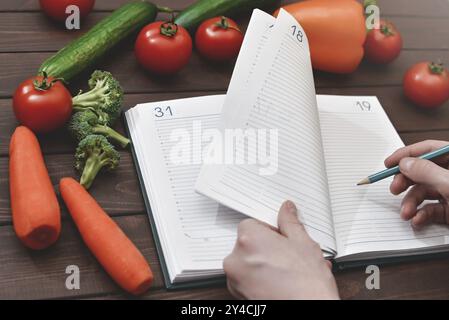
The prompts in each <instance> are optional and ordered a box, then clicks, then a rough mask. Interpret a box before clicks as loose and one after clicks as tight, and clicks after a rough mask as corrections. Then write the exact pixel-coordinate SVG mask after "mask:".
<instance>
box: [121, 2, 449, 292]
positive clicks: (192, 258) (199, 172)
mask: <svg viewBox="0 0 449 320" xmlns="http://www.w3.org/2000/svg"><path fill="white" fill-rule="evenodd" d="M126 123H127V126H128V129H129V132H130V136H131V139H132V141H133V150H134V155H135V158H136V164H137V167H138V172H139V173H140V181H141V184H142V189H143V193H144V197H145V199H146V201H147V204H148V205H149V207H151V211H150V219H151V222H152V223H151V225H152V228H153V233H154V235H155V241H156V244H157V246H158V250H159V256H160V257H161V262H162V267H163V270H164V276H165V280H166V283H167V286H168V287H179V286H183V285H184V286H185V285H189V286H190V285H192V283H201V284H203V283H207V282H208V281H213V280H214V279H216V278H217V277H220V278H221V276H222V274H223V270H222V261H223V258H224V257H225V256H226V255H227V254H229V253H230V252H231V250H232V248H233V246H234V242H235V238H236V230H237V225H238V223H239V221H241V220H242V219H244V218H245V217H247V216H250V217H253V218H256V219H259V220H262V221H264V222H266V223H269V224H271V225H274V226H276V225H277V223H276V221H277V211H278V209H279V207H280V205H281V203H282V202H283V201H284V200H286V199H290V200H293V201H294V202H295V203H296V204H297V206H298V207H299V209H300V217H299V218H300V220H301V221H302V222H303V223H304V224H305V226H306V229H307V231H308V233H309V234H310V236H311V237H312V238H313V239H314V240H315V241H317V242H318V243H319V244H320V246H321V248H322V249H323V252H324V255H325V256H326V257H329V258H333V259H335V260H336V261H337V262H340V263H343V262H344V263H348V262H349V263H353V262H360V261H364V260H372V259H379V258H388V257H400V256H411V255H417V254H424V253H434V252H442V251H448V250H449V246H448V244H449V229H448V228H446V227H443V226H429V227H427V228H425V229H423V230H421V231H414V230H413V229H412V228H411V227H410V224H409V223H408V222H403V221H402V220H401V219H400V217H399V214H398V213H399V206H400V198H398V197H394V196H392V195H390V193H389V188H388V185H389V182H390V181H389V180H385V181H383V182H379V183H376V184H373V185H370V186H363V187H360V186H359V187H357V186H356V183H357V182H358V181H359V180H360V179H361V178H362V177H364V176H366V175H367V174H369V173H372V172H374V171H376V170H381V169H382V168H383V159H384V158H385V157H386V156H388V155H389V154H390V153H391V152H393V151H394V150H396V149H397V148H399V147H401V146H403V143H402V141H401V140H400V138H399V136H398V134H397V133H396V131H395V130H394V127H393V126H392V124H391V122H390V121H389V119H388V117H387V115H386V114H385V112H384V110H383V109H382V106H381V105H380V103H379V101H378V100H377V98H375V97H344V96H322V95H321V96H316V94H315V88H314V81H313V73H312V68H311V63H310V55H309V48H308V43H307V37H306V35H305V33H304V31H303V29H302V28H301V26H300V25H299V24H298V23H297V22H296V21H295V20H294V19H293V17H291V16H290V15H289V14H288V13H286V12H285V11H281V13H280V15H279V16H278V18H277V19H275V18H273V17H272V16H270V15H268V14H266V13H264V12H262V11H260V10H255V11H254V13H253V16H252V18H251V21H250V24H249V27H248V31H247V36H246V37H245V40H244V44H243V46H242V49H241V52H240V55H239V58H238V60H237V63H236V67H235V70H234V73H233V76H232V80H231V83H230V86H229V89H228V92H227V94H226V95H215V96H205V97H197V98H189V99H180V100H172V101H163V102H153V103H145V104H140V105H137V106H135V107H134V108H132V109H130V110H129V111H128V112H126ZM229 129H236V130H234V131H233V132H234V133H235V132H237V131H238V130H239V129H242V131H243V132H249V131H246V129H255V130H256V132H265V133H266V136H265V138H266V143H264V145H262V144H259V145H257V149H258V152H257V154H258V157H257V159H256V160H257V161H255V163H253V162H251V161H249V159H245V157H243V158H244V159H243V160H245V161H243V162H242V163H238V162H237V161H235V160H236V158H233V159H227V160H234V162H233V161H227V160H226V154H227V153H226V150H223V149H221V150H220V148H219V146H220V143H216V142H217V141H221V142H223V144H224V145H226V143H225V141H226V139H225V137H226V135H227V132H228V131H229ZM231 131H232V130H231ZM248 137H249V136H246V137H244V138H242V139H241V140H238V139H239V138H238V137H237V138H236V139H235V140H233V143H231V144H230V145H231V149H230V150H233V151H235V152H236V153H235V154H237V153H238V151H239V150H240V149H239V148H242V150H243V149H245V150H246V149H248V148H249V147H248V146H249V145H250V144H249V139H250V138H248ZM256 137H257V139H259V138H260V139H261V136H258V135H256ZM238 141H240V142H243V143H241V144H238ZM276 141H277V143H272V142H276ZM245 143H246V144H245ZM273 146H274V147H275V148H274V147H273ZM224 149H226V148H224ZM242 150H240V151H242ZM227 151H229V150H227ZM243 154H245V153H243ZM220 158H221V159H222V161H217V160H219V159H220ZM246 158H249V152H248V153H247V154H246ZM240 160H241V159H240ZM251 160H254V159H251ZM259 160H260V161H259Z"/></svg>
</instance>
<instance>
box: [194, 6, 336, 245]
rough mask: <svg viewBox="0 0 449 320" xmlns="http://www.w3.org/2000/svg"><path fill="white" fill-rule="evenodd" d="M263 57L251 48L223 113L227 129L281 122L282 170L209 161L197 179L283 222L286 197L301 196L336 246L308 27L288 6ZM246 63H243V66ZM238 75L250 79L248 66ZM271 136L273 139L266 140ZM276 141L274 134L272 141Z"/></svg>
mask: <svg viewBox="0 0 449 320" xmlns="http://www.w3.org/2000/svg"><path fill="white" fill-rule="evenodd" d="M266 37H267V39H266V40H264V43H265V46H264V50H263V51H262V52H259V53H258V54H259V56H258V57H257V59H256V58H252V57H255V56H256V54H257V52H255V50H254V49H252V48H245V47H244V48H243V49H242V50H249V51H251V54H247V55H245V56H246V57H247V61H243V60H242V59H239V64H245V65H249V64H251V63H253V61H256V67H255V68H254V73H253V74H252V75H251V79H252V80H251V82H250V84H249V85H248V86H247V89H246V90H245V93H242V92H241V91H240V90H238V89H237V88H234V89H233V88H230V90H229V92H228V97H231V98H227V99H226V101H225V105H224V108H223V114H222V119H221V126H220V128H221V130H222V132H223V131H226V130H228V129H235V128H238V129H243V130H245V129H248V128H251V129H276V130H277V134H278V140H277V141H278V157H276V161H277V171H276V172H275V173H274V174H272V175H261V171H260V169H261V168H266V167H264V166H263V165H262V164H260V163H258V164H249V163H244V164H236V163H233V164H225V165H204V166H203V168H202V170H201V174H200V177H199V179H198V181H197V184H196V189H197V191H198V192H200V193H202V194H205V195H207V196H209V197H211V198H213V199H215V200H217V201H218V202H220V203H222V204H224V205H226V206H229V207H231V208H233V209H235V210H237V211H240V212H242V213H244V214H246V215H249V216H251V217H254V218H257V219H259V220H262V221H264V222H267V223H269V224H271V225H273V226H277V213H278V210H279V207H280V205H281V204H282V202H283V201H285V200H286V199H290V200H292V201H294V202H295V203H296V204H297V205H298V207H299V209H300V212H301V216H300V219H301V220H302V222H303V223H304V224H305V226H306V228H307V231H308V232H309V234H310V235H311V237H312V238H313V239H315V241H317V242H318V243H320V244H321V246H322V248H323V249H324V250H327V251H334V250H335V238H334V230H333V225H332V218H331V214H330V203H329V193H328V185H327V178H326V173H325V164H324V156H323V150H322V142H321V132H320V129H319V119H318V110H317V106H316V97H315V88H314V81H313V74H312V68H311V62H310V54H309V47H308V43H307V38H306V36H305V33H304V31H303V30H302V28H301V27H300V25H299V24H298V23H297V22H296V20H295V19H294V18H293V17H292V16H291V15H290V14H288V13H287V12H286V11H281V13H280V14H279V16H278V19H277V20H276V22H275V24H274V26H273V27H271V31H270V32H269V34H267V35H266ZM237 70H239V69H237ZM233 77H238V78H239V79H247V78H248V77H249V74H248V72H246V71H245V70H240V72H234V75H233ZM267 140H269V139H267ZM269 141H270V142H272V141H273V140H269Z"/></svg>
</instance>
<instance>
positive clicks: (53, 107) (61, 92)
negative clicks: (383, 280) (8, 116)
mask: <svg viewBox="0 0 449 320" xmlns="http://www.w3.org/2000/svg"><path fill="white" fill-rule="evenodd" d="M13 108H14V114H15V115H16V118H17V120H19V122H20V123H21V124H23V125H25V126H27V127H28V128H30V129H31V130H33V131H34V132H36V133H47V132H50V131H53V130H55V129H58V128H60V127H62V126H64V124H65V123H66V122H67V120H69V118H70V115H71V114H72V96H71V94H70V92H69V91H68V90H67V89H66V87H65V86H64V85H63V84H62V83H61V82H60V81H58V80H54V79H52V78H47V77H45V76H37V77H34V78H30V79H28V80H25V81H24V82H22V83H21V84H20V85H19V87H18V88H17V89H16V91H15V93H14V97H13Z"/></svg>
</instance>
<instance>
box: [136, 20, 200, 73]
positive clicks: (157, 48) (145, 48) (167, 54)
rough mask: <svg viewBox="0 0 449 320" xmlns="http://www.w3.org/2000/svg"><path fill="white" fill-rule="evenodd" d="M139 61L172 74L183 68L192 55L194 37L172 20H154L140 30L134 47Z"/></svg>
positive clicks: (158, 70) (151, 67)
mask: <svg viewBox="0 0 449 320" xmlns="http://www.w3.org/2000/svg"><path fill="white" fill-rule="evenodd" d="M134 52H135V54H136V57H137V60H138V61H139V63H140V64H141V65H142V66H143V67H144V68H145V69H147V70H149V71H151V72H154V73H157V74H162V75H170V74H174V73H176V72H178V71H179V70H181V69H182V68H183V67H184V66H185V65H187V63H188V62H189V59H190V56H191V55H192V38H191V37H190V35H189V33H188V32H187V30H186V29H184V28H183V27H182V26H178V25H176V24H174V23H171V22H162V21H158V22H154V23H150V24H149V25H147V26H146V27H145V28H143V29H142V31H140V33H139V35H138V37H137V40H136V44H135V47H134Z"/></svg>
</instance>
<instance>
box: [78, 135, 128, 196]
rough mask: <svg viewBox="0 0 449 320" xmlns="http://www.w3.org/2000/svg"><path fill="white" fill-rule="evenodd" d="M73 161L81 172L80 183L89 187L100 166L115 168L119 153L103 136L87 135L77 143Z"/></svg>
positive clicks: (118, 160)
mask: <svg viewBox="0 0 449 320" xmlns="http://www.w3.org/2000/svg"><path fill="white" fill-rule="evenodd" d="M75 161H76V162H75V168H76V169H77V170H78V171H80V172H82V175H81V180H80V183H81V185H82V186H84V188H86V189H89V188H90V186H91V185H92V182H93V181H94V180H95V177H96V176H97V174H98V172H99V171H100V170H101V169H102V168H104V169H106V170H114V169H115V168H117V166H118V164H119V162H120V154H119V153H118V152H117V151H116V150H115V149H114V146H113V145H112V144H110V143H109V141H108V140H107V139H106V138H105V137H103V136H100V135H89V136H87V137H86V138H84V139H83V140H81V142H80V143H79V145H78V148H77V149H76V154H75Z"/></svg>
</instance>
